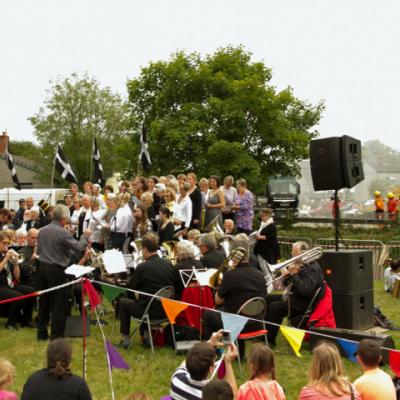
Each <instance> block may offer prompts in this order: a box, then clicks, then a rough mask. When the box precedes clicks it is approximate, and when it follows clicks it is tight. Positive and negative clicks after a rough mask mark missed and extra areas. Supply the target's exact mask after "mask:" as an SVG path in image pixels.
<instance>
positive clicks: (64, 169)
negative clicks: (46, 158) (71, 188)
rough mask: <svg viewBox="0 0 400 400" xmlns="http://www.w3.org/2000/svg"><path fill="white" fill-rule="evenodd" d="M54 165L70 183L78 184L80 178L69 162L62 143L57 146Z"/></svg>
mask: <svg viewBox="0 0 400 400" xmlns="http://www.w3.org/2000/svg"><path fill="white" fill-rule="evenodd" d="M54 166H55V168H56V170H57V171H58V172H59V173H60V174H61V176H62V177H63V178H64V179H65V180H67V181H68V182H69V183H76V184H78V180H77V179H76V176H75V174H74V171H72V168H71V166H70V165H69V162H68V161H67V159H66V158H65V155H64V152H63V151H62V148H61V146H60V145H58V146H57V152H56V156H55V157H54Z"/></svg>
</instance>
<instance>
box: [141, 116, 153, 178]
mask: <svg viewBox="0 0 400 400" xmlns="http://www.w3.org/2000/svg"><path fill="white" fill-rule="evenodd" d="M139 159H140V161H141V162H142V167H143V171H148V170H149V169H150V167H151V160H150V153H149V144H148V142H147V128H146V126H145V125H144V123H143V125H142V133H141V134H140V154H139Z"/></svg>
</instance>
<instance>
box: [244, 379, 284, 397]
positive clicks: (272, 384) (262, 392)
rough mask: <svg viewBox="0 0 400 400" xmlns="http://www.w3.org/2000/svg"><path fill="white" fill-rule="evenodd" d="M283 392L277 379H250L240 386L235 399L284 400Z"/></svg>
mask: <svg viewBox="0 0 400 400" xmlns="http://www.w3.org/2000/svg"><path fill="white" fill-rule="evenodd" d="M285 399H286V397H285V393H284V392H283V389H282V387H281V385H279V383H278V382H277V381H262V380H260V379H257V378H255V379H252V380H251V381H248V382H246V383H244V384H243V385H242V386H240V388H239V391H238V395H237V400H285Z"/></svg>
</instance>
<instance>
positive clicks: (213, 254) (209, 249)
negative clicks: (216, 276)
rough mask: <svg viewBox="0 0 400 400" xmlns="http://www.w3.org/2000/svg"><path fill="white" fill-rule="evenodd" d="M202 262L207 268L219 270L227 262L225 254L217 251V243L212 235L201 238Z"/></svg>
mask: <svg viewBox="0 0 400 400" xmlns="http://www.w3.org/2000/svg"><path fill="white" fill-rule="evenodd" d="M199 249H200V252H201V258H200V261H201V263H202V264H203V266H204V267H205V268H218V267H219V266H220V265H221V264H222V263H223V262H224V260H225V252H224V251H223V250H219V249H217V241H216V240H215V236H214V235H213V234H212V233H204V234H203V235H200V237H199Z"/></svg>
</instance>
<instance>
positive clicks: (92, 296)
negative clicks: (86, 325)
mask: <svg viewBox="0 0 400 400" xmlns="http://www.w3.org/2000/svg"><path fill="white" fill-rule="evenodd" d="M83 291H84V292H86V294H87V295H88V298H89V303H90V308H91V309H92V310H94V309H95V308H96V307H97V306H98V305H99V304H101V300H100V296H99V295H98V293H97V292H96V289H95V288H94V287H93V285H92V283H91V282H90V281H89V280H87V279H84V280H83Z"/></svg>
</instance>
